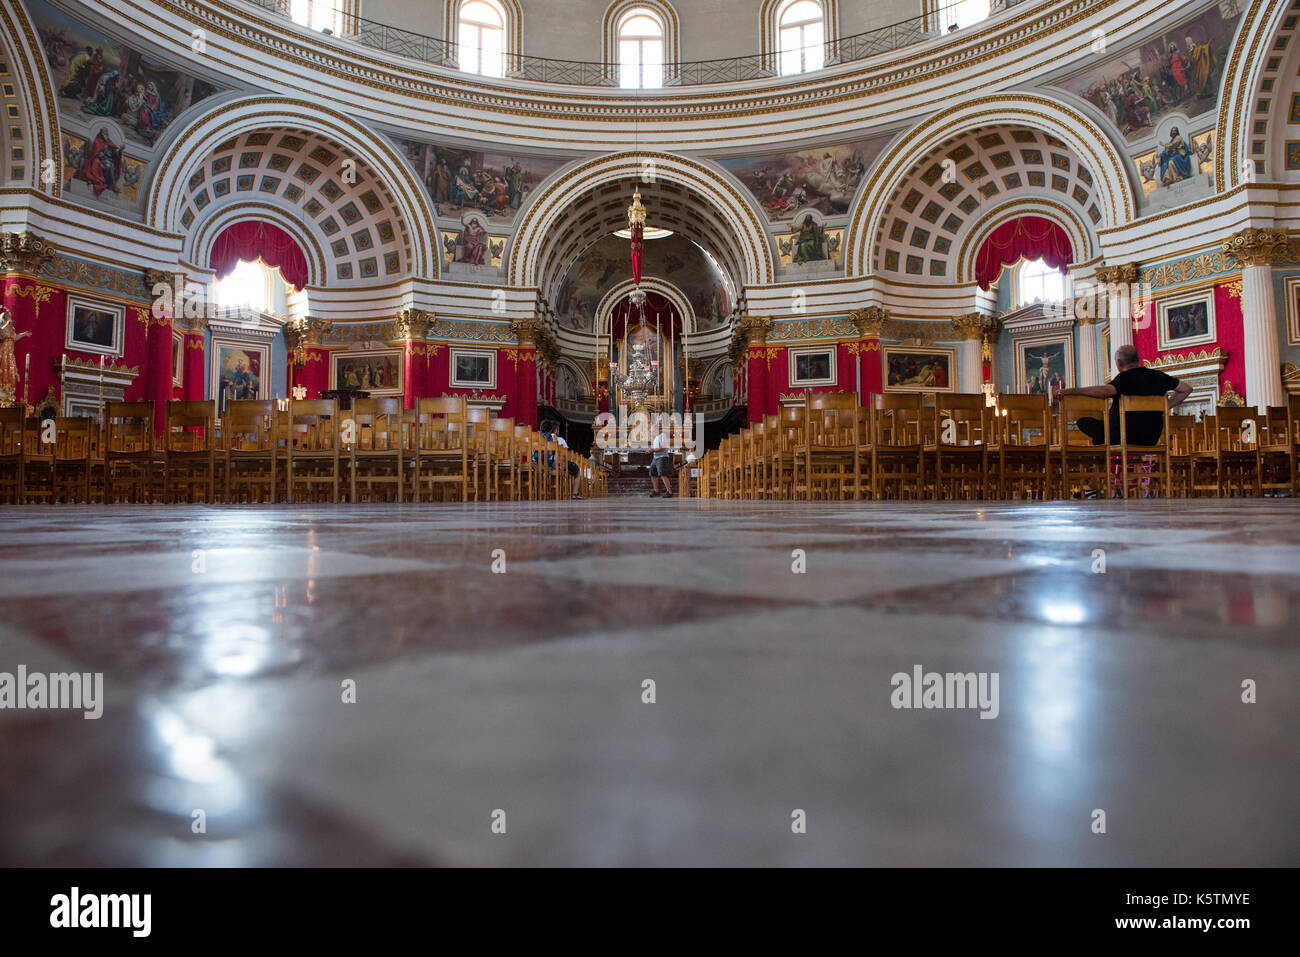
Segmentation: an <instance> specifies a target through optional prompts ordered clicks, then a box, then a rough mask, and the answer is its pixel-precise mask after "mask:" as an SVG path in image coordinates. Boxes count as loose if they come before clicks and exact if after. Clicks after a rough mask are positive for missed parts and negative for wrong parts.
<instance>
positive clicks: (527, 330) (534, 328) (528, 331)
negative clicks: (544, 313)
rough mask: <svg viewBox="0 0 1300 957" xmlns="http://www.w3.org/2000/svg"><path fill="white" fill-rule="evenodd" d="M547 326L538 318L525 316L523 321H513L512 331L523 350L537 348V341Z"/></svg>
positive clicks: (511, 322) (511, 324)
mask: <svg viewBox="0 0 1300 957" xmlns="http://www.w3.org/2000/svg"><path fill="white" fill-rule="evenodd" d="M545 328H546V327H545V324H544V323H543V322H542V320H541V319H539V318H537V316H524V317H523V318H521V319H511V320H510V329H511V330H512V331H513V332H514V334H515V339H516V340H518V342H519V345H520V347H521V348H524V349H535V348H537V340H538V338H539V336H540V335H541V334H542V332H543V331H544V330H545Z"/></svg>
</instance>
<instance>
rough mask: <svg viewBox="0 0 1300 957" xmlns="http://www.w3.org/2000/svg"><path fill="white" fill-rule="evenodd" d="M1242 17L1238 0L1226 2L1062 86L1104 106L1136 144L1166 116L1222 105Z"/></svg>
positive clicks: (1192, 114) (1193, 113) (1197, 113)
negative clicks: (1227, 65) (1227, 68)
mask: <svg viewBox="0 0 1300 957" xmlns="http://www.w3.org/2000/svg"><path fill="white" fill-rule="evenodd" d="M1240 19H1241V10H1240V9H1239V7H1238V4H1237V2H1236V0H1220V2H1219V3H1218V4H1216V5H1215V6H1213V7H1211V8H1210V9H1209V10H1206V11H1204V12H1203V13H1200V14H1197V15H1196V16H1194V17H1189V18H1188V19H1186V20H1184V21H1182V22H1181V23H1179V24H1178V25H1177V26H1176V27H1173V28H1171V29H1169V30H1166V31H1165V32H1164V33H1163V34H1162V35H1161V36H1159V37H1155V38H1153V39H1151V40H1149V41H1147V42H1146V43H1143V44H1141V45H1139V46H1136V47H1131V48H1129V49H1128V50H1126V51H1124V52H1122V53H1119V54H1117V55H1115V56H1113V57H1109V58H1107V59H1105V60H1103V61H1102V62H1101V63H1099V64H1098V65H1097V66H1094V67H1090V68H1089V69H1087V70H1084V71H1083V72H1081V73H1076V74H1074V75H1073V76H1071V77H1069V78H1067V79H1065V80H1062V81H1061V82H1060V83H1058V84H1056V85H1057V86H1059V87H1060V88H1061V89H1063V90H1068V91H1069V92H1071V93H1074V94H1076V95H1078V96H1081V97H1083V98H1084V99H1085V100H1087V101H1088V102H1090V103H1091V104H1092V105H1093V106H1095V107H1097V108H1098V109H1100V110H1101V111H1102V112H1104V113H1105V114H1106V115H1107V116H1108V117H1109V118H1110V121H1111V123H1113V124H1114V125H1115V128H1116V129H1118V130H1119V131H1120V133H1121V134H1122V135H1123V136H1124V138H1125V139H1126V140H1127V141H1128V142H1129V143H1135V142H1137V141H1139V140H1141V139H1143V138H1144V137H1145V136H1147V135H1149V134H1150V133H1152V132H1153V131H1155V129H1156V127H1157V126H1159V121H1160V117H1162V116H1164V115H1166V114H1169V113H1181V114H1183V115H1184V116H1188V117H1193V118H1194V117H1198V116H1200V115H1202V114H1203V113H1208V112H1210V111H1212V110H1216V109H1217V108H1218V105H1219V104H1218V97H1219V82H1220V80H1221V79H1222V78H1223V67H1224V64H1225V63H1226V62H1227V60H1228V55H1229V50H1230V47H1231V45H1232V38H1233V36H1234V35H1235V34H1236V32H1237V23H1238V21H1239V20H1240ZM1181 132H1182V134H1183V135H1184V136H1185V135H1187V131H1186V130H1183V131H1181Z"/></svg>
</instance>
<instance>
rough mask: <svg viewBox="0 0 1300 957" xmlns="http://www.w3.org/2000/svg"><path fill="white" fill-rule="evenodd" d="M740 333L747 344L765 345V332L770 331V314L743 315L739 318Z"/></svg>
mask: <svg viewBox="0 0 1300 957" xmlns="http://www.w3.org/2000/svg"><path fill="white" fill-rule="evenodd" d="M740 330H741V334H742V336H743V338H744V340H745V343H746V345H748V346H765V345H767V334H768V333H769V332H771V331H772V317H771V316H745V318H743V319H741V320H740Z"/></svg>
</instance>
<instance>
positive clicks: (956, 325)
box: [949, 312, 984, 339]
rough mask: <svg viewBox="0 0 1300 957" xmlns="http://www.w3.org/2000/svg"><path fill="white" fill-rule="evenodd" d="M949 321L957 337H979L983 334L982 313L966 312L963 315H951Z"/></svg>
mask: <svg viewBox="0 0 1300 957" xmlns="http://www.w3.org/2000/svg"><path fill="white" fill-rule="evenodd" d="M949 323H950V325H951V326H952V331H953V333H954V334H955V335H956V336H957V338H958V339H979V338H980V337H981V336H983V335H984V314H983V313H979V312H968V313H966V315H964V316H953V317H952V319H951V320H949Z"/></svg>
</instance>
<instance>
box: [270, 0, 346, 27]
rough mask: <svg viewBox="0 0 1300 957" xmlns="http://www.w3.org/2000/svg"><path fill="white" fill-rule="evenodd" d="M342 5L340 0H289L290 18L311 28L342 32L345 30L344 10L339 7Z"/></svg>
mask: <svg viewBox="0 0 1300 957" xmlns="http://www.w3.org/2000/svg"><path fill="white" fill-rule="evenodd" d="M342 6H343V3H341V2H338V0H289V18H290V19H291V20H293V22H294V23H300V24H302V25H303V26H304V27H306V28H307V29H309V30H321V31H328V32H329V33H334V34H340V33H342V32H343V11H342V10H341V9H339V8H340V7H342ZM281 9H284V8H283V7H281Z"/></svg>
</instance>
